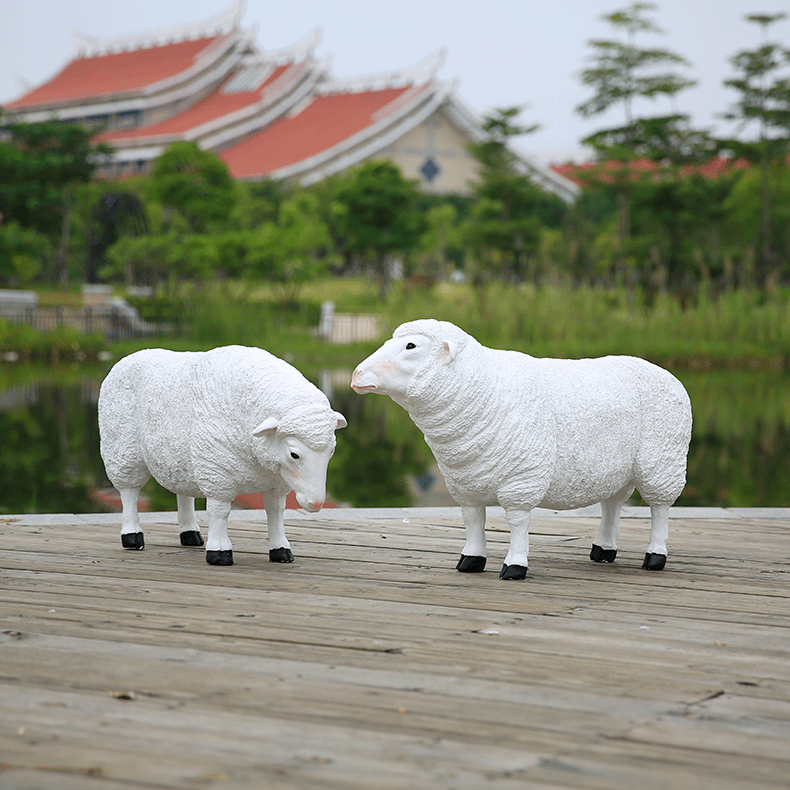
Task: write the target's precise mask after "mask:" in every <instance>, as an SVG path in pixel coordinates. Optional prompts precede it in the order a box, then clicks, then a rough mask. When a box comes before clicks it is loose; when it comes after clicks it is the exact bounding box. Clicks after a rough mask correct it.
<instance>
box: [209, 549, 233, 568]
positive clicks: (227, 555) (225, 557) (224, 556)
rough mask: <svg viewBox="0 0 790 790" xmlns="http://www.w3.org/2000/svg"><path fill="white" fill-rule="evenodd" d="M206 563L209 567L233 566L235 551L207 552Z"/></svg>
mask: <svg viewBox="0 0 790 790" xmlns="http://www.w3.org/2000/svg"><path fill="white" fill-rule="evenodd" d="M206 562H207V563H208V564H209V565H233V549H227V550H226V551H207V552H206Z"/></svg>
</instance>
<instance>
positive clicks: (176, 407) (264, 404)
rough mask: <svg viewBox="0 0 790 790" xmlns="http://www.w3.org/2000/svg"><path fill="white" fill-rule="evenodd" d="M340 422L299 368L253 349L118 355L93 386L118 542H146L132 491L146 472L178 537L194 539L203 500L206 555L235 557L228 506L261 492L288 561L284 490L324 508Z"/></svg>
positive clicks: (277, 554)
mask: <svg viewBox="0 0 790 790" xmlns="http://www.w3.org/2000/svg"><path fill="white" fill-rule="evenodd" d="M345 426H346V420H345V418H344V417H343V415H342V414H340V413H338V412H336V411H333V410H332V408H331V406H330V405H329V401H328V400H327V398H326V396H325V395H324V393H323V392H321V390H319V389H318V388H317V387H316V386H314V385H313V384H311V383H310V382H309V381H308V380H307V379H306V378H305V377H304V376H302V374H301V373H299V371H298V370H296V369H295V368H294V367H292V366H291V365H289V364H288V363H287V362H284V361H283V360H281V359H278V358H277V357H275V356H273V355H272V354H269V353H268V352H267V351H264V350H263V349H260V348H246V347H244V346H227V347H224V348H215V349H213V350H212V351H207V352H199V353H192V352H174V351H164V350H162V349H148V350H145V351H138V352H137V353H135V354H131V355H130V356H128V357H125V358H124V359H122V360H121V361H120V362H118V363H117V364H116V365H115V366H114V367H113V368H112V370H111V371H110V372H109V374H108V375H107V378H106V379H105V380H104V382H103V383H102V387H101V392H100V394H99V433H100V437H101V455H102V458H103V459H104V465H105V468H106V470H107V476H108V477H109V479H110V481H111V482H112V484H113V485H114V486H115V487H116V488H117V489H118V490H119V491H120V494H121V502H122V505H123V516H122V527H121V543H122V544H123V546H124V548H127V549H142V548H143V547H144V545H145V542H144V538H143V532H142V530H141V529H140V520H139V517H138V513H137V500H138V497H139V494H140V489H141V488H142V486H143V485H145V483H146V482H147V480H148V478H149V477H151V476H152V475H153V477H154V478H155V479H156V480H158V481H159V483H161V484H162V485H163V486H164V487H165V488H167V489H168V490H170V491H173V492H175V493H176V494H177V495H178V525H179V529H180V532H181V545H183V546H202V545H203V538H202V537H201V534H200V528H199V527H198V524H197V521H196V519H195V497H206V511H207V514H208V540H207V541H206V561H207V562H208V563H209V564H210V565H232V564H233V551H232V548H233V547H232V545H231V542H230V539H229V538H228V515H229V514H230V508H231V503H232V502H233V500H234V499H235V498H236V497H237V496H238V495H239V494H250V493H263V495H264V507H265V508H266V519H267V523H268V530H269V559H270V560H271V561H272V562H292V561H293V553H292V552H291V548H290V544H289V543H288V539H287V538H286V537H285V527H284V525H283V510H284V507H285V496H286V494H287V493H288V492H289V491H290V490H292V489H293V491H294V492H295V494H296V499H297V501H298V502H299V504H300V505H301V506H302V507H303V508H304V509H305V510H309V511H310V512H315V511H317V510H320V509H321V507H322V506H323V504H324V500H325V498H326V470H327V465H328V463H329V459H330V458H331V457H332V454H333V453H334V449H335V430H336V429H337V428H344V427H345Z"/></svg>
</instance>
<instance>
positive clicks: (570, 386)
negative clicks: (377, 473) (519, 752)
mask: <svg viewBox="0 0 790 790" xmlns="http://www.w3.org/2000/svg"><path fill="white" fill-rule="evenodd" d="M351 386H352V387H353V389H354V390H355V391H356V392H358V393H367V392H378V393H380V394H383V395H389V396H390V397H391V398H392V399H393V400H394V401H395V402H396V403H398V404H400V405H401V406H403V407H404V408H405V409H406V410H407V411H408V412H409V415H410V416H411V418H412V420H413V421H414V422H415V424H416V425H417V427H418V428H420V430H421V431H422V432H423V434H424V435H425V439H426V441H427V443H428V446H429V447H430V448H431V450H432V451H433V454H434V456H435V457H436V460H437V462H438V464H439V469H440V470H441V472H442V474H443V476H444V478H445V480H446V482H447V487H448V489H449V491H450V494H451V495H452V496H453V498H454V499H455V500H456V501H457V502H458V503H459V504H460V505H461V511H462V514H463V520H464V525H465V527H466V545H465V547H464V549H463V552H462V554H461V559H460V560H459V562H458V565H457V569H458V570H459V571H464V572H479V571H482V570H483V569H484V567H485V562H486V537H485V518H486V505H488V504H492V503H494V502H498V503H499V504H500V505H502V507H503V508H504V509H505V514H506V517H507V521H508V526H509V527H510V550H509V552H508V554H507V556H506V557H505V563H504V565H503V567H502V571H501V573H500V578H502V579H523V578H524V577H525V576H526V573H527V563H528V560H527V557H528V553H529V522H530V513H531V511H532V509H533V508H535V507H538V506H541V507H546V508H551V509H555V510H567V509H573V508H579V507H584V506H587V505H591V504H594V503H597V502H600V503H601V508H602V519H601V524H600V527H599V529H598V535H597V537H596V539H595V541H594V543H593V546H592V550H591V552H590V559H592V560H594V561H595V562H612V561H614V559H615V556H616V554H617V537H618V534H619V518H620V508H621V506H622V504H623V503H624V502H625V501H626V500H627V499H628V498H629V497H630V496H631V494H632V493H633V491H634V488H637V489H638V490H639V492H640V494H641V495H642V497H643V499H644V500H645V502H647V504H648V505H650V512H651V521H652V525H651V533H650V543H649V545H648V548H647V553H646V555H645V558H644V562H643V564H642V567H643V568H645V569H646V570H661V569H662V568H663V567H664V565H665V563H666V557H667V547H666V541H667V531H668V526H667V520H668V514H669V508H670V506H671V505H672V504H673V503H674V501H675V500H676V499H677V497H678V496H679V495H680V493H681V491H682V490H683V487H684V485H685V481H686V458H687V455H688V447H689V440H690V438H691V404H690V402H689V398H688V394H687V393H686V390H685V389H684V388H683V385H682V384H681V383H680V382H679V381H678V380H677V379H676V378H675V377H674V376H672V375H671V374H670V373H669V372H667V371H666V370H664V369H663V368H660V367H657V366H656V365H653V364H651V363H649V362H647V361H645V360H643V359H637V358H635V357H627V356H610V357H603V358H600V359H581V360H563V359H539V358H535V357H531V356H529V355H527V354H522V353H519V352H517V351H500V350H496V349H491V348H487V347H485V346H483V345H481V344H480V343H478V342H477V340H475V339H474V338H473V337H471V336H470V335H468V334H467V333H466V332H464V331H463V330H462V329H459V328H458V327H457V326H455V325H454V324H451V323H448V322H446V321H436V320H434V319H424V320H419V321H411V322H409V323H405V324H401V326H399V327H398V328H397V329H396V330H395V332H394V333H393V337H392V339H390V340H387V341H386V342H385V343H384V344H383V345H382V346H381V348H379V349H378V350H377V351H375V352H374V353H373V354H372V355H371V356H369V357H368V358H367V359H365V360H364V361H363V362H361V363H360V364H359V366H358V367H357V369H356V370H355V371H354V374H353V378H352V382H351Z"/></svg>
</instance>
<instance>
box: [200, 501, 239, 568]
mask: <svg viewBox="0 0 790 790" xmlns="http://www.w3.org/2000/svg"><path fill="white" fill-rule="evenodd" d="M206 513H207V514H208V540H207V541H206V562H207V563H208V564H209V565H233V544H232V543H231V542H230V538H229V537H228V516H229V515H230V502H225V501H223V500H220V499H212V498H211V497H209V498H207V499H206Z"/></svg>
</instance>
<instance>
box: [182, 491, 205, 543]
mask: <svg viewBox="0 0 790 790" xmlns="http://www.w3.org/2000/svg"><path fill="white" fill-rule="evenodd" d="M176 500H177V502H178V531H179V534H180V537H181V545H182V546H202V545H203V536H202V535H201V534H200V527H199V526H198V523H197V518H195V497H192V496H186V495H185V494H176Z"/></svg>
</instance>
